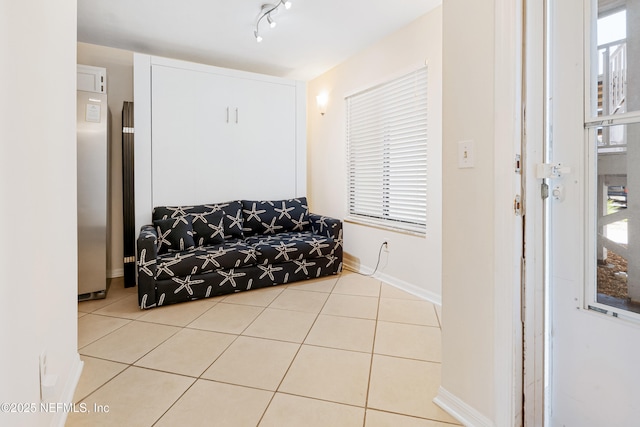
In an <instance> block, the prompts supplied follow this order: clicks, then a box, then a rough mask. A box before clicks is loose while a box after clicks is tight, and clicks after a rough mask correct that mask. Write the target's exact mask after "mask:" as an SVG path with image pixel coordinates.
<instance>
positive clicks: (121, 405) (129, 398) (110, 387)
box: [66, 367, 195, 427]
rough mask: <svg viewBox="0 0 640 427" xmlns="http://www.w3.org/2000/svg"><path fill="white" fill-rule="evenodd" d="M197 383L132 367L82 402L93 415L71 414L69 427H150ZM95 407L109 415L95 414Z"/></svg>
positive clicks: (184, 378) (176, 376) (172, 375)
mask: <svg viewBox="0 0 640 427" xmlns="http://www.w3.org/2000/svg"><path fill="white" fill-rule="evenodd" d="M194 381H195V380H194V379H193V378H189V377H183V376H180V375H174V374H168V373H164V372H158V371H151V370H149V369H142V368H136V367H130V368H128V369H126V370H125V371H124V372H122V373H121V374H120V375H118V376H117V377H115V378H114V379H113V380H111V381H109V382H108V383H107V384H105V385H104V386H102V387H100V388H99V389H98V390H97V391H96V392H94V393H93V394H91V395H90V396H89V397H87V398H86V399H85V400H84V401H83V402H84V403H85V404H86V405H87V406H86V408H87V409H88V410H89V411H90V412H91V413H70V414H69V417H68V419H67V424H66V426H67V427H74V426H90V427H97V426H151V425H153V423H154V422H155V421H156V420H158V419H159V418H160V417H161V416H162V414H164V413H165V411H166V410H167V409H169V407H170V406H171V405H172V404H173V403H174V402H175V401H176V400H177V399H178V398H179V397H180V396H181V395H182V394H183V393H184V392H185V391H186V390H187V389H188V388H189V386H190V385H191V384H192V383H193V382H194ZM94 405H103V406H105V407H106V406H108V409H109V412H108V413H104V412H103V413H100V412H93V409H94ZM182 425H188V424H182Z"/></svg>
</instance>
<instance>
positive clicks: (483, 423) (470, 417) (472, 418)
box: [433, 386, 494, 427]
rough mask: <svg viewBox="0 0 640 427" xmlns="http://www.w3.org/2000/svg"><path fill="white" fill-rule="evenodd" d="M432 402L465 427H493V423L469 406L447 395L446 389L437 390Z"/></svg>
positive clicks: (455, 397)
mask: <svg viewBox="0 0 640 427" xmlns="http://www.w3.org/2000/svg"><path fill="white" fill-rule="evenodd" d="M433 402H434V403H435V404H436V405H438V406H439V407H441V408H442V409H444V410H445V411H446V412H447V413H449V415H451V416H452V417H453V418H455V419H456V420H458V421H460V422H461V423H462V424H463V425H464V426H466V427H494V424H493V422H492V421H491V420H490V419H489V418H487V417H485V416H484V415H482V414H481V413H480V412H478V411H476V410H475V409H474V408H472V407H471V406H469V405H467V404H466V403H465V402H463V401H462V400H460V399H459V398H458V397H457V396H455V395H453V394H452V393H449V392H448V391H447V390H446V389H444V388H442V386H440V388H439V389H438V395H437V396H436V398H435V399H433Z"/></svg>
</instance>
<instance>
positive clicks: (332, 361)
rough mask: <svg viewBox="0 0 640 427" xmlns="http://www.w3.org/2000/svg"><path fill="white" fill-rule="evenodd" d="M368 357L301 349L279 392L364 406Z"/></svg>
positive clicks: (368, 364)
mask: <svg viewBox="0 0 640 427" xmlns="http://www.w3.org/2000/svg"><path fill="white" fill-rule="evenodd" d="M370 364H371V355H370V354H367V353H359V352H353V351H346V350H336V349H331V348H323V347H314V346H309V345H303V346H302V347H301V348H300V351H299V352H298V355H297V356H296V358H295V359H294V361H293V364H292V365H291V367H290V368H289V372H287V375H286V376H285V378H284V380H283V382H282V385H281V386H280V389H279V390H278V391H281V392H284V393H290V394H296V395H300V396H306V397H315V398H318V399H323V400H329V401H332V402H338V403H346V404H349V405H357V406H364V405H365V401H366V396H367V383H368V379H369V367H370Z"/></svg>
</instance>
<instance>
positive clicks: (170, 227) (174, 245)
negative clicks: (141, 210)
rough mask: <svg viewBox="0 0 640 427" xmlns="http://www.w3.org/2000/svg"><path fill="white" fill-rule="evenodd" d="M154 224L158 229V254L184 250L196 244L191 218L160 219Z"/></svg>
mask: <svg viewBox="0 0 640 427" xmlns="http://www.w3.org/2000/svg"><path fill="white" fill-rule="evenodd" d="M153 225H154V226H155V227H156V229H157V230H158V254H163V253H167V252H176V251H184V250H187V249H191V248H193V247H194V246H195V242H194V240H193V225H192V222H191V218H189V217H184V216H182V217H179V218H170V219H160V220H157V221H154V222H153Z"/></svg>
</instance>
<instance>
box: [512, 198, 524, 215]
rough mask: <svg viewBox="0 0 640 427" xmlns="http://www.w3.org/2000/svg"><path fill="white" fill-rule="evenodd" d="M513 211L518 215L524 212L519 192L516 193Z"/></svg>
mask: <svg viewBox="0 0 640 427" xmlns="http://www.w3.org/2000/svg"><path fill="white" fill-rule="evenodd" d="M513 213H515V214H516V215H517V216H520V215H521V214H522V202H521V199H520V195H519V194H516V198H515V199H513Z"/></svg>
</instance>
